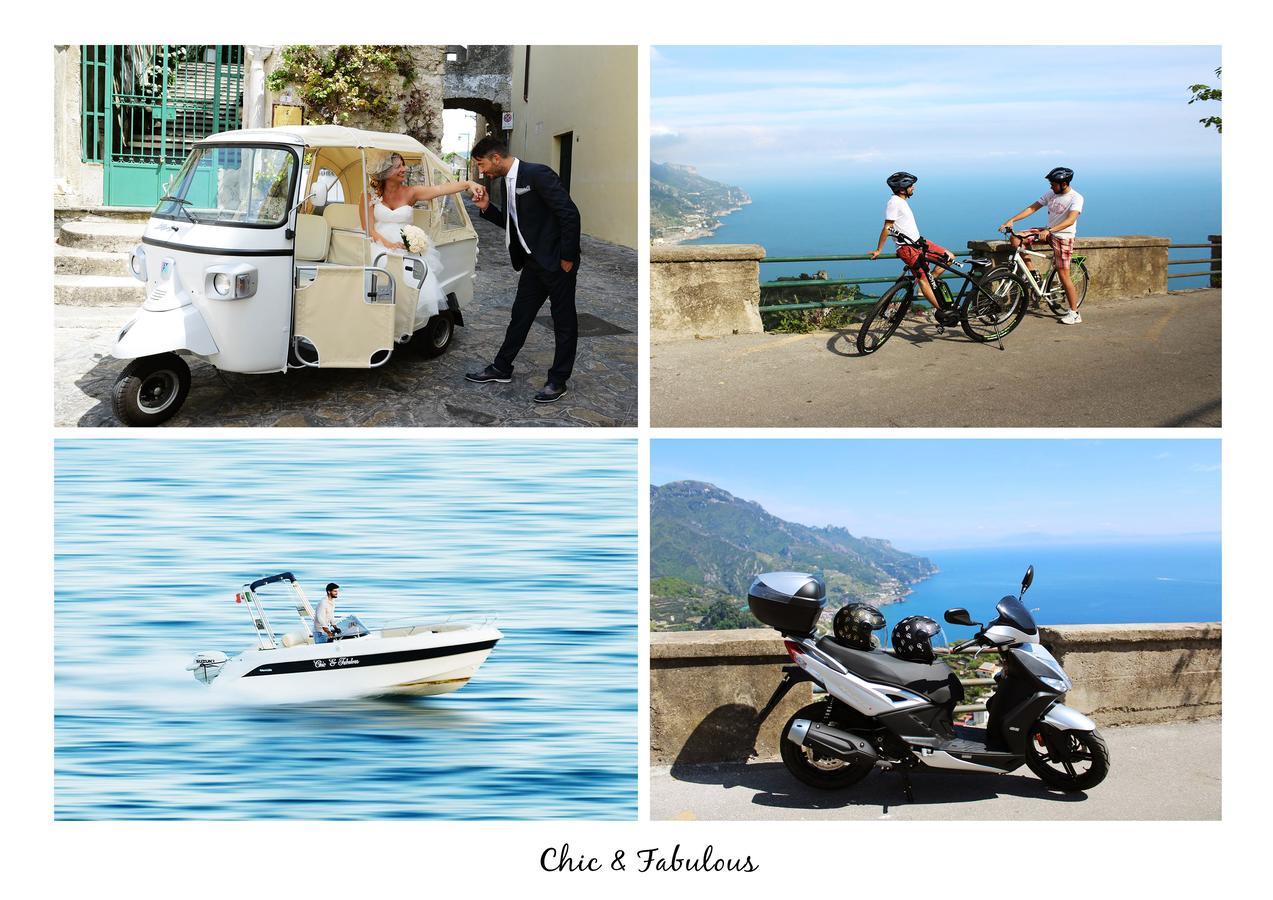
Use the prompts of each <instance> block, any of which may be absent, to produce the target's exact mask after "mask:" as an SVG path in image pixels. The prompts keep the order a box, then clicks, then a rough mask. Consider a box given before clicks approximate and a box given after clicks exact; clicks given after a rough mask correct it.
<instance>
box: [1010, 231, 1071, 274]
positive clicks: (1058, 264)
mask: <svg viewBox="0 0 1273 900" xmlns="http://www.w3.org/2000/svg"><path fill="white" fill-rule="evenodd" d="M1042 230H1043V229H1042V228H1030V229H1027V230H1026V231H1021V232H1018V233H1017V237H1019V238H1021V243H1022V244H1024V245H1025V246H1027V247H1029V246H1031V245H1032V244H1034V243H1035V242H1036V241H1037V240H1038V239H1039V232H1040V231H1042ZM1048 244H1049V245H1050V246H1051V247H1052V267H1053V268H1054V269H1060V270H1061V271H1067V270H1068V269H1069V268H1070V258H1071V257H1072V256H1074V238H1062V237H1057V236H1056V235H1054V234H1051V233H1049V234H1048Z"/></svg>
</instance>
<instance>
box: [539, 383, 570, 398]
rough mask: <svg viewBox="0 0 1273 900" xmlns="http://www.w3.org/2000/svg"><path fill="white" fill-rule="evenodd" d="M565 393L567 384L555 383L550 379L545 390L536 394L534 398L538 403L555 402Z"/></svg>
mask: <svg viewBox="0 0 1273 900" xmlns="http://www.w3.org/2000/svg"><path fill="white" fill-rule="evenodd" d="M565 393H566V386H565V385H564V384H553V383H552V382H551V381H550V382H548V383H547V384H546V385H544V387H543V390H541V391H540V392H539V393H538V394H536V395H535V397H534V400H535V402H536V403H554V402H556V401H557V400H560V399H561V398H562V395H563V394H565Z"/></svg>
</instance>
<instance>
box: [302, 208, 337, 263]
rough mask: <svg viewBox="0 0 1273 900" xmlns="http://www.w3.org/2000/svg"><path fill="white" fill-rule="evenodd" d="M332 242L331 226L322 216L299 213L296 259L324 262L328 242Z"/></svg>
mask: <svg viewBox="0 0 1273 900" xmlns="http://www.w3.org/2000/svg"><path fill="white" fill-rule="evenodd" d="M329 243H331V227H330V226H329V225H328V224H327V220H326V219H324V218H323V217H322V216H314V215H309V214H307V213H297V215H296V259H297V260H298V261H302V262H324V261H325V260H326V259H327V248H328V244H329Z"/></svg>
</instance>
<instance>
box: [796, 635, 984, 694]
mask: <svg viewBox="0 0 1273 900" xmlns="http://www.w3.org/2000/svg"><path fill="white" fill-rule="evenodd" d="M818 649H819V650H821V651H822V652H823V653H825V654H826V655H827V656H829V657H831V658H832V659H834V660H836V661H837V662H839V663H840V664H841V665H842V666H844V667H845V668H846V669H848V670H849V671H850V672H852V673H853V674H854V675H856V676H858V677H859V678H862V679H864V680H866V681H870V682H874V683H876V684H885V685H891V686H893V687H904V688H906V689H908V690H911V691H915V692H916V693H918V694H923V695H924V696H925V697H928V698H929V699H930V700H932V701H933V702H934V703H949V702H951V701H952V700H953V701H955V702H958V701H960V700H962V699H963V697H964V688H963V685H961V684H960V683H959V679H958V678H957V677H955V673H954V672H952V671H951V670H950V666H948V665H946V664H945V663H944V662H942V661H941V660H934V661H933V662H931V663H918V662H908V661H907V660H904V659H898V658H897V657H896V656H894V655H893V654H891V653H885V652H884V651H883V650H855V649H853V648H852V647H845V646H844V645H842V644H839V643H837V642H836V641H835V639H834V638H830V637H824V638H822V639H821V640H819V641H818Z"/></svg>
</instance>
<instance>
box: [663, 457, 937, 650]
mask: <svg viewBox="0 0 1273 900" xmlns="http://www.w3.org/2000/svg"><path fill="white" fill-rule="evenodd" d="M650 533H651V544H650V579H651V594H652V598H651V615H652V618H653V619H654V622H653V624H652V627H654V628H656V629H661V628H662V629H675V628H686V627H708V628H719V627H748V626H754V625H755V624H757V623H756V622H755V621H754V620H752V619H750V613H748V612H747V610H746V603H745V599H746V596H747V588H748V587H749V586H750V585H751V581H752V578H753V577H754V576H755V575H757V574H758V573H760V572H767V571H776V570H794V571H801V572H821V573H822V575H823V577H824V578H825V579H826V584H827V596H828V598H829V603H828V607H829V608H836V607H839V606H841V605H843V604H845V603H849V602H852V601H855V600H864V601H868V602H871V603H874V604H876V605H883V604H885V603H892V602H894V601H897V600H900V599H902V598H903V597H904V596H906V594H908V593H910V589H909V588H908V587H907V585H910V584H914V583H915V582H918V581H922V580H923V579H925V578H927V577H928V576H930V575H932V574H934V573H935V572H936V571H937V567H936V566H935V565H934V564H933V563H932V561H931V560H928V559H925V558H924V557H921V556H912V555H911V554H909V553H903V552H902V551H900V550H898V549H897V548H896V547H894V546H893V545H892V544H890V543H889V542H888V541H886V540H881V539H878V538H867V537H855V536H854V535H853V534H851V533H850V532H849V531H848V529H846V528H840V527H836V526H827V527H822V528H814V527H811V526H808V525H799V524H797V523H795V522H787V521H785V520H783V519H780V518H778V517H777V516H775V515H772V514H771V513H769V512H767V511H766V510H765V509H764V507H762V506H761V505H760V504H758V503H754V502H752V501H750V500H743V499H741V498H739V497H735V496H734V495H733V494H731V493H729V492H728V491H724V490H721V489H720V488H718V487H716V486H715V485H712V484H707V483H705V482H701V481H677V482H672V483H670V484H665V485H662V486H657V487H652V488H651V489H650ZM705 623H706V624H705Z"/></svg>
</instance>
